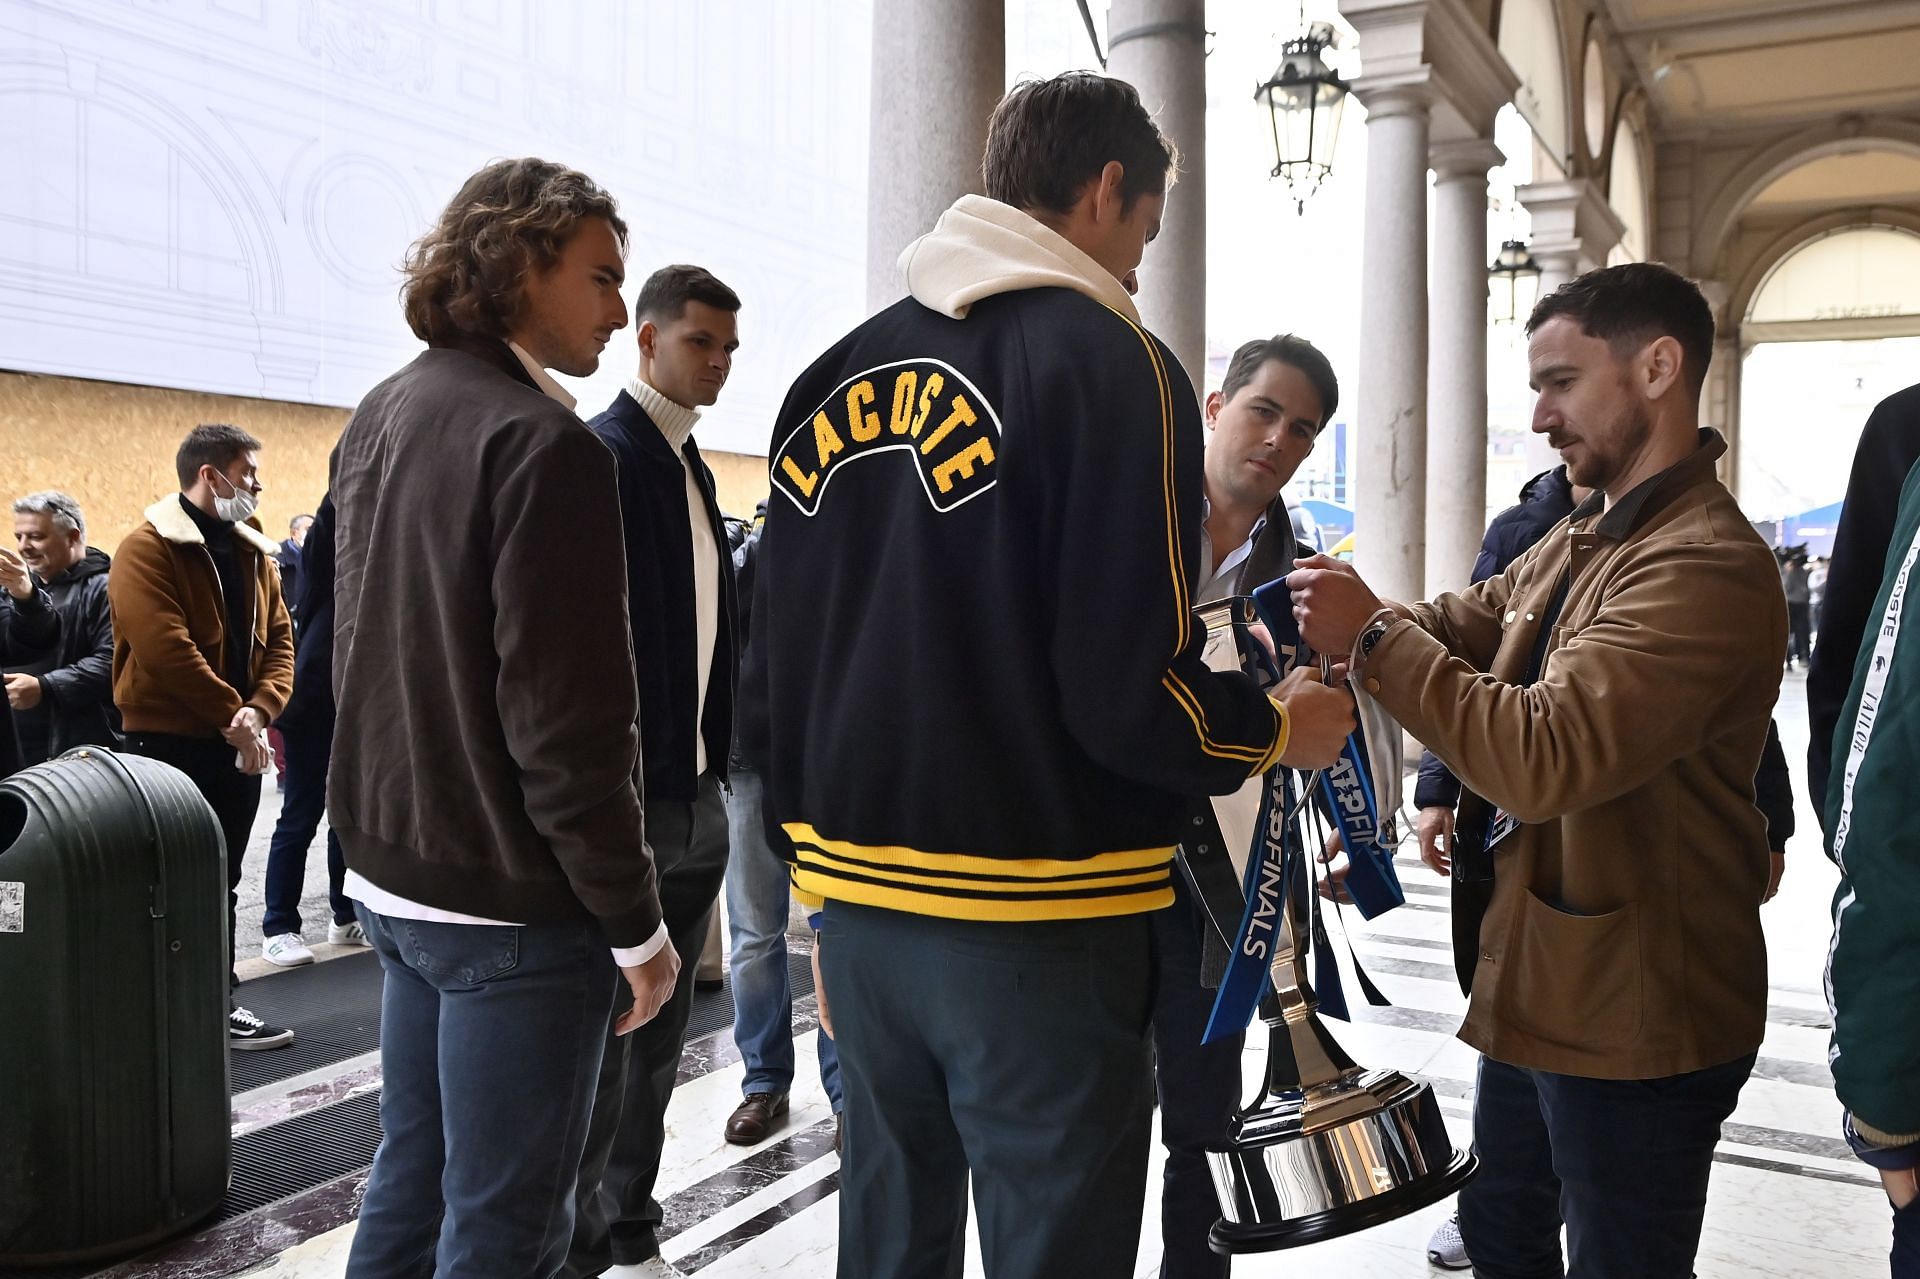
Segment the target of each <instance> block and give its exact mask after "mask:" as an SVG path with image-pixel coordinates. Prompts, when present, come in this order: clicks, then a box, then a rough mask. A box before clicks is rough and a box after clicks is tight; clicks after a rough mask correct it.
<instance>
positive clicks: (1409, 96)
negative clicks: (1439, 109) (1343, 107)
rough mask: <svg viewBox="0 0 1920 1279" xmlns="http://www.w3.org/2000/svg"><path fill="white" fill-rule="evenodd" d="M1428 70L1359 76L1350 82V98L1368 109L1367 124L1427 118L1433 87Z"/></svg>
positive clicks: (1431, 101)
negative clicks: (1401, 117)
mask: <svg viewBox="0 0 1920 1279" xmlns="http://www.w3.org/2000/svg"><path fill="white" fill-rule="evenodd" d="M1428 71H1429V68H1427V67H1420V68H1418V69H1417V70H1413V71H1404V72H1393V73H1390V74H1385V75H1378V76H1361V77H1360V78H1359V79H1357V80H1355V81H1354V82H1353V96H1354V97H1356V98H1358V99H1360V105H1361V106H1363V107H1365V108H1366V109H1367V121H1368V123H1372V122H1373V121H1375V120H1385V119H1388V118H1390V117H1392V116H1397V115H1421V116H1424V115H1426V114H1427V113H1428V112H1429V111H1431V110H1432V109H1433V84H1432V81H1431V78H1430V77H1429V75H1428Z"/></svg>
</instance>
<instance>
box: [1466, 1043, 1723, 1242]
mask: <svg viewBox="0 0 1920 1279" xmlns="http://www.w3.org/2000/svg"><path fill="white" fill-rule="evenodd" d="M1753 1061H1754V1054H1752V1053H1748V1054H1747V1055H1745V1056H1744V1057H1738V1058H1736V1059H1734V1060H1733V1061H1730V1062H1725V1063H1723V1064H1721V1065H1718V1066H1709V1067H1707V1068H1706V1069H1704V1070H1695V1071H1690V1072H1688V1073H1687V1074H1684V1075H1669V1076H1667V1077H1666V1078H1663V1079H1587V1078H1583V1077H1581V1076H1577V1075H1556V1074H1552V1073H1550V1072H1548V1071H1544V1070H1524V1069H1522V1068H1520V1067H1518V1066H1509V1065H1507V1064H1505V1063H1503V1062H1498V1061H1494V1060H1493V1059H1492V1058H1490V1057H1482V1058H1481V1059H1480V1083H1479V1087H1478V1089H1477V1090H1476V1092H1475V1095H1474V1102H1473V1146H1474V1151H1475V1153H1476V1154H1478V1155H1479V1156H1480V1172H1479V1175H1478V1176H1476V1177H1475V1178H1474V1179H1473V1180H1472V1181H1470V1182H1468V1183H1467V1184H1466V1185H1465V1186H1464V1187H1462V1188H1461V1191H1460V1237H1461V1239H1462V1241H1464V1242H1465V1244H1466V1245H1467V1255H1468V1256H1470V1257H1472V1258H1473V1273H1474V1274H1475V1275H1476V1276H1479V1277H1480V1279H1558V1276H1559V1275H1560V1274H1561V1272H1562V1267H1561V1260H1560V1226H1561V1224H1562V1222H1564V1223H1565V1224H1566V1228H1567V1262H1566V1267H1565V1272H1566V1273H1567V1274H1569V1275H1571V1276H1573V1279H1688V1276H1690V1275H1692V1274H1693V1257H1694V1253H1695V1252H1696V1251H1697V1250H1698V1249H1699V1246H1700V1223H1701V1220H1702V1219H1703V1218H1704V1216H1705V1215H1706V1209H1707V1178H1708V1174H1709V1173H1710V1172H1711V1171H1712V1169H1713V1148H1714V1144H1715V1143H1716V1142H1717V1141H1719V1139H1720V1125H1721V1124H1722V1123H1723V1122H1725V1120H1726V1118H1727V1116H1728V1115H1730V1114H1732V1113H1733V1107H1734V1104H1735V1103H1736V1102H1737V1101H1738V1100H1739V1099H1740V1089H1741V1087H1742V1086H1744V1085H1745V1084H1746V1082H1747V1076H1748V1074H1750V1073H1751V1072H1752V1070H1753Z"/></svg>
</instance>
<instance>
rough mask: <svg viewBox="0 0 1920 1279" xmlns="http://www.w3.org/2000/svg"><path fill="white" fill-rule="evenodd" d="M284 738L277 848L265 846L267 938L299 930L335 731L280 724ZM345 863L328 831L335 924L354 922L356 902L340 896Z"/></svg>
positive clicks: (264, 923)
mask: <svg viewBox="0 0 1920 1279" xmlns="http://www.w3.org/2000/svg"><path fill="white" fill-rule="evenodd" d="M280 739H281V741H282V742H284V743H285V744H286V748H287V750H286V759H285V761H284V762H285V764H286V772H285V774H284V776H283V777H282V780H281V788H282V789H281V794H280V820H279V821H278V822H276V823H275V824H274V827H273V843H271V844H270V845H268V846H267V893H266V895H267V910H266V914H265V915H264V916H262V918H261V920H260V933H261V935H262V936H264V937H278V936H279V935H280V934H281V933H297V932H299V931H300V893H301V890H303V889H304V888H305V887H306V883H307V848H308V846H309V845H311V844H312V843H313V836H314V832H315V831H317V830H319V829H320V819H321V818H322V817H323V816H325V815H326V811H327V760H328V758H329V757H330V756H331V755H332V753H333V727H332V725H331V724H330V723H322V724H321V725H320V726H318V727H317V728H316V727H307V726H305V725H302V726H300V727H297V728H288V727H286V726H285V725H282V726H281V728H280ZM346 874H347V863H346V860H345V858H344V857H343V856H342V855H341V852H340V840H339V838H338V837H337V836H336V835H335V834H334V833H333V831H332V829H331V828H329V829H328V831H327V899H328V902H329V904H331V905H332V907H333V922H334V923H336V924H349V923H352V922H353V903H352V902H350V901H348V900H347V895H346V894H345V893H344V892H342V891H341V889H340V885H341V882H342V881H343V880H344V879H345V878H346Z"/></svg>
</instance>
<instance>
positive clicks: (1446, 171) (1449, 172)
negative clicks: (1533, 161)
mask: <svg viewBox="0 0 1920 1279" xmlns="http://www.w3.org/2000/svg"><path fill="white" fill-rule="evenodd" d="M1506 160H1507V157H1506V153H1505V152H1503V151H1501V150H1500V148H1499V147H1497V146H1495V145H1494V143H1493V139H1492V138H1462V139H1458V140H1456V141H1452V142H1435V143H1433V144H1432V145H1431V146H1429V147H1428V148H1427V167H1428V168H1430V169H1432V170H1433V174H1434V178H1435V180H1437V181H1440V182H1448V181H1459V180H1461V179H1465V178H1480V179H1482V180H1485V178H1486V176H1487V170H1488V169H1492V168H1495V167H1497V166H1499V165H1502V164H1505V163H1506Z"/></svg>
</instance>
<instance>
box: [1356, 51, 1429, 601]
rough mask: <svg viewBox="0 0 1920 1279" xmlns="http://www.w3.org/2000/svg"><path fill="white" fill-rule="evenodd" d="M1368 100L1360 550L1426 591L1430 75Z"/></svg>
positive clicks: (1381, 575) (1375, 570)
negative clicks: (1428, 135)
mask: <svg viewBox="0 0 1920 1279" xmlns="http://www.w3.org/2000/svg"><path fill="white" fill-rule="evenodd" d="M1354 92H1355V96H1357V97H1358V98H1359V99H1360V101H1361V102H1362V103H1363V104H1364V105H1365V106H1366V109H1367V197H1366V214H1365V225H1364V229H1363V233H1362V249H1361V254H1362V256H1361V259H1360V358H1361V370H1360V385H1359V386H1358V387H1357V388H1356V393H1355V404H1356V413H1355V418H1356V421H1357V425H1356V440H1355V443H1356V450H1355V451H1356V454H1357V457H1356V466H1355V471H1356V475H1355V481H1356V482H1355V486H1354V487H1355V497H1356V500H1355V503H1354V521H1353V522H1354V560H1355V562H1356V563H1357V564H1358V566H1359V568H1360V570H1361V572H1362V573H1363V574H1365V576H1366V579H1367V581H1368V583H1369V584H1370V585H1372V587H1373V588H1374V590H1375V591H1376V592H1378V593H1379V594H1380V595H1381V596H1382V597H1383V598H1386V599H1393V600H1400V601H1403V602H1404V601H1413V600H1418V599H1420V598H1422V588H1423V586H1424V584H1425V580H1426V571H1427V563H1426V546H1427V510H1426V508H1427V125H1428V109H1429V106H1430V104H1431V100H1432V97H1431V92H1430V91H1429V89H1428V88H1427V87H1426V85H1425V84H1423V83H1412V84H1404V83H1403V84H1391V83H1390V84H1388V85H1385V86H1381V87H1369V86H1368V85H1367V83H1366V81H1364V80H1363V81H1361V83H1360V84H1359V85H1356V86H1355V89H1354Z"/></svg>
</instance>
